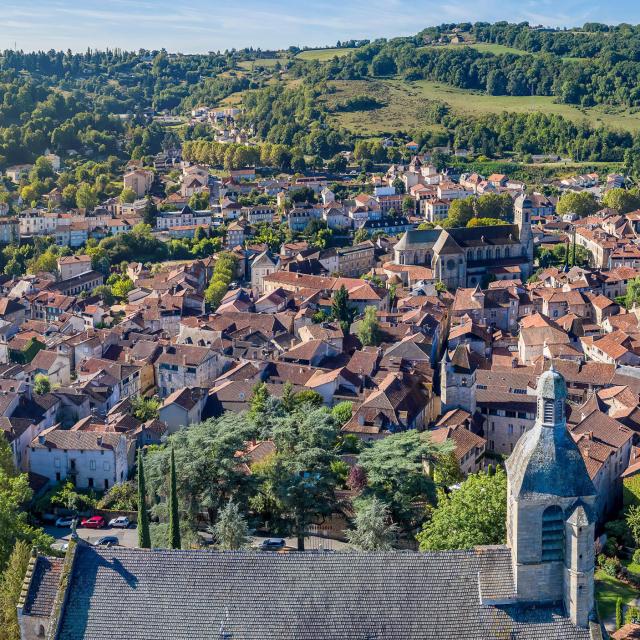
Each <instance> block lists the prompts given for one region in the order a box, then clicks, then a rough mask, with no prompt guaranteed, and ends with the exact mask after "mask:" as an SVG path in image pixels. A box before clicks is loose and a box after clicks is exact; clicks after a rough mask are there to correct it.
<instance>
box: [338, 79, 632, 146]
mask: <svg viewBox="0 0 640 640" xmlns="http://www.w3.org/2000/svg"><path fill="white" fill-rule="evenodd" d="M334 85H335V86H336V88H337V92H336V93H334V94H331V95H329V96H328V97H327V103H328V104H329V105H333V104H335V103H336V102H339V101H343V100H345V99H346V98H349V97H353V96H355V95H369V96H372V97H375V98H376V99H378V100H380V101H382V102H384V103H385V105H386V106H384V107H383V108H380V109H375V110H372V111H354V112H350V113H337V114H334V115H333V116H332V117H333V118H335V119H336V121H337V122H338V123H339V124H340V125H342V126H344V127H345V128H347V129H349V130H350V131H353V133H356V134H358V135H364V136H366V135H370V136H377V135H381V134H385V133H391V132H394V131H398V130H411V129H414V128H416V127H418V126H424V125H423V119H422V118H421V116H420V112H421V109H422V108H423V107H424V101H425V100H440V101H442V102H446V103H447V104H449V105H450V107H451V108H452V109H453V110H454V111H456V112H458V113H465V114H470V115H486V114H491V113H501V112H504V111H509V112H516V113H533V112H538V111H542V112H544V113H555V114H557V115H561V116H564V117H565V118H568V119H570V120H573V121H583V120H587V121H588V122H590V123H591V124H592V125H594V126H606V127H610V128H614V129H626V130H630V131H636V130H640V113H629V112H627V111H622V112H620V113H605V112H604V111H601V110H598V109H579V108H577V107H574V106H571V105H566V104H556V103H555V102H554V99H553V98H552V97H549V96H488V95H485V94H482V93H478V92H473V91H467V90H464V89H457V88H455V87H451V86H449V85H446V84H444V83H441V82H431V81H428V80H419V81H417V82H405V81H402V80H382V79H380V80H349V81H339V82H335V83H334Z"/></svg>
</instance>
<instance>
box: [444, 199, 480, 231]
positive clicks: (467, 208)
mask: <svg viewBox="0 0 640 640" xmlns="http://www.w3.org/2000/svg"><path fill="white" fill-rule="evenodd" d="M473 215H474V210H473V198H472V197H469V198H464V199H458V200H454V201H453V202H452V203H451V206H450V207H449V213H448V215H447V218H446V220H443V222H442V226H444V227H453V228H456V227H466V226H467V224H468V222H469V220H471V218H473Z"/></svg>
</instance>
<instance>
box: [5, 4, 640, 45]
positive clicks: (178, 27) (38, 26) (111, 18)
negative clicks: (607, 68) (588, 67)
mask: <svg viewBox="0 0 640 640" xmlns="http://www.w3.org/2000/svg"><path fill="white" fill-rule="evenodd" d="M475 20H487V21H494V20H508V21H510V22H519V21H521V20H528V21H530V22H531V23H534V24H545V25H550V26H573V25H580V24H583V23H584V22H587V21H599V22H611V21H616V22H631V23H634V24H636V23H640V2H638V0H609V1H607V2H605V1H604V0H597V1H593V0H501V1H498V0H306V1H301V0H271V1H269V0H239V1H238V0H234V1H233V2H230V1H228V0H227V1H221V0H102V1H100V2H97V1H96V0H22V1H21V2H11V3H10V2H8V0H0V49H5V48H12V47H14V44H15V45H17V47H18V48H19V49H24V50H34V49H50V48H55V49H67V48H71V49H73V50H84V49H86V48H87V47H92V48H100V49H104V48H106V47H111V48H115V47H121V48H125V49H138V48H147V49H159V48H162V47H165V48H166V49H168V50H170V51H182V52H185V53H191V52H206V51H210V50H224V49H227V48H232V47H236V48H241V47H244V46H251V45H253V46H254V47H262V48H263V49H264V48H283V47H286V46H289V45H297V46H303V45H308V46H323V45H327V44H333V43H335V42H336V41H337V40H347V39H350V38H375V37H388V36H394V35H409V34H412V33H415V32H417V31H419V30H420V29H421V28H423V27H425V26H428V25H434V24H441V23H442V22H458V21H475Z"/></svg>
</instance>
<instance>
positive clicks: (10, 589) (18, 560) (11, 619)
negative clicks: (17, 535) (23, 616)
mask: <svg viewBox="0 0 640 640" xmlns="http://www.w3.org/2000/svg"><path fill="white" fill-rule="evenodd" d="M30 555H31V549H30V548H29V545H28V544H27V543H26V542H24V541H23V540H18V541H17V542H16V544H15V545H14V547H13V551H12V552H11V556H9V562H8V564H7V568H6V569H5V570H4V573H3V574H2V580H1V581H0V625H2V638H3V639H5V640H20V625H19V624H18V611H17V606H18V600H19V599H20V593H21V591H22V584H23V582H24V576H25V574H26V573H27V567H28V566H29V558H30Z"/></svg>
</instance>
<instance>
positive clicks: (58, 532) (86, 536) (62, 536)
mask: <svg viewBox="0 0 640 640" xmlns="http://www.w3.org/2000/svg"><path fill="white" fill-rule="evenodd" d="M44 530H45V532H46V533H48V534H49V535H50V536H52V537H53V538H55V544H54V547H55V548H57V549H60V548H61V547H62V546H63V545H64V544H66V543H68V542H69V538H70V537H71V529H68V528H60V527H54V526H46V527H44ZM77 532H78V535H79V536H80V538H82V539H83V540H86V541H87V542H89V543H91V544H95V543H96V541H97V540H99V539H100V538H102V537H104V536H116V537H117V538H118V541H119V545H120V546H122V547H130V548H131V547H136V546H137V544H138V531H137V530H136V529H135V528H134V529H116V528H114V527H105V528H104V529H86V528H84V527H78V529H77ZM203 537H204V538H205V539H206V538H209V539H210V536H207V535H206V534H204V536H203ZM266 537H267V536H252V537H251V543H250V546H251V547H254V548H255V547H258V546H260V543H261V542H262V541H263V540H264V539H265V538H266ZM285 544H286V546H285V549H287V550H290V551H295V550H296V549H297V548H298V541H297V539H296V538H285ZM305 549H306V550H307V551H311V550H322V551H344V550H345V549H348V545H347V544H346V543H345V542H341V541H340V540H330V539H328V538H321V537H320V536H308V537H307V538H305Z"/></svg>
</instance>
